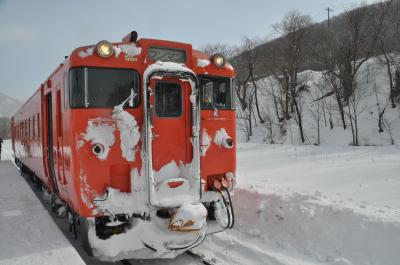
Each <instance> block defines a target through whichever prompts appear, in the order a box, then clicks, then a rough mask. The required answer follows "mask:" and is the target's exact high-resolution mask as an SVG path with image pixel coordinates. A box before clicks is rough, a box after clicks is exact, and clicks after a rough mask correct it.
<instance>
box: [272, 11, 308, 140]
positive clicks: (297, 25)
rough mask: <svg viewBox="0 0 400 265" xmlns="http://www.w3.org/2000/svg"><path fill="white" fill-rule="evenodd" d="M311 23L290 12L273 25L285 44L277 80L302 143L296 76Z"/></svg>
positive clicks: (299, 86) (305, 18)
mask: <svg viewBox="0 0 400 265" xmlns="http://www.w3.org/2000/svg"><path fill="white" fill-rule="evenodd" d="M311 22H312V20H311V17H310V16H308V15H302V14H300V13H299V12H298V11H292V12H290V13H288V14H287V15H286V16H285V17H284V18H283V19H282V21H281V22H280V23H278V24H275V25H274V28H275V30H276V31H277V32H278V33H280V34H282V35H283V36H285V38H286V43H287V46H286V47H285V50H286V51H285V53H284V54H285V56H284V60H283V64H282V65H281V66H280V67H277V68H278V69H277V70H278V72H279V76H281V77H282V79H278V80H281V82H283V83H282V84H283V86H282V87H283V88H284V93H285V95H286V97H287V100H286V102H288V101H289V98H290V107H291V113H293V112H294V113H295V120H296V123H297V124H298V127H299V131H300V137H301V141H302V142H303V143H304V142H305V137H304V131H303V122H302V114H301V106H300V102H301V101H300V100H299V93H298V92H299V91H300V88H301V87H302V86H301V85H299V82H298V79H297V76H298V73H299V69H300V65H301V63H302V61H303V60H304V54H305V52H304V44H305V40H306V37H307V30H308V29H309V26H310V25H311ZM286 108H288V105H286ZM286 110H287V109H286ZM286 114H287V111H286Z"/></svg>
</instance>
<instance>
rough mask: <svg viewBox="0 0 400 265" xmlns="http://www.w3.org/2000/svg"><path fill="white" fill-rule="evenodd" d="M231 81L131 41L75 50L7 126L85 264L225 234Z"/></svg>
mask: <svg viewBox="0 0 400 265" xmlns="http://www.w3.org/2000/svg"><path fill="white" fill-rule="evenodd" d="M234 77H235V72H234V69H233V68H232V66H231V65H230V64H229V63H228V62H226V61H225V58H224V57H223V56H222V55H220V54H215V55H213V56H210V55H208V54H205V53H202V52H200V51H196V50H194V49H192V46H191V45H190V44H185V43H179V42H172V41H164V40H154V39H140V40H137V33H136V32H131V33H130V34H128V35H127V36H126V37H125V38H123V40H122V42H119V43H110V42H108V41H100V42H99V43H97V44H96V45H90V46H85V47H80V48H77V49H75V50H74V51H73V52H72V53H71V54H70V56H68V57H67V58H66V59H65V60H64V61H63V62H62V63H61V64H60V66H59V67H58V68H57V69H56V70H55V71H54V72H53V73H52V74H51V75H50V76H49V77H48V78H47V79H46V81H45V82H44V83H43V84H41V85H40V87H39V89H38V90H37V91H36V93H35V94H34V95H33V96H32V97H31V98H30V99H29V100H28V101H27V102H26V103H25V104H24V105H23V106H22V107H21V109H20V110H19V111H18V112H17V113H16V114H15V115H14V116H13V117H12V145H13V150H14V153H15V160H16V163H17V165H18V166H19V167H20V168H21V170H23V171H25V172H29V173H30V174H32V176H33V178H34V179H35V181H36V182H38V183H40V184H41V185H42V186H43V188H44V189H45V190H46V191H47V192H49V193H50V194H51V195H52V207H53V210H54V211H57V208H59V207H65V209H67V217H68V221H69V222H70V228H71V229H70V230H71V231H72V232H73V233H74V236H75V238H78V237H80V238H81V239H82V241H83V244H84V247H85V249H86V250H87V251H88V253H89V254H91V255H93V256H95V257H97V258H98V259H101V260H109V261H116V260H121V259H127V258H172V257H174V256H176V255H178V254H179V253H182V252H184V251H186V250H189V249H191V248H193V247H195V246H197V245H199V244H200V243H201V242H202V241H203V240H204V238H205V237H206V236H207V235H208V234H211V233H216V232H219V231H224V230H226V229H230V228H232V227H233V224H234V213H233V205H232V200H231V196H230V193H231V191H232V190H233V188H234V186H235V171H236V145H235V142H236V129H235V124H236V122H235V110H234V99H233V80H234Z"/></svg>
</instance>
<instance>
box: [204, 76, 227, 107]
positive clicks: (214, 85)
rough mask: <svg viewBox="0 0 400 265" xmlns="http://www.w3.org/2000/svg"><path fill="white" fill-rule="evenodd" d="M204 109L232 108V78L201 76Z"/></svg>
mask: <svg viewBox="0 0 400 265" xmlns="http://www.w3.org/2000/svg"><path fill="white" fill-rule="evenodd" d="M199 80H200V95H201V108H202V109H232V108H233V100H232V79H231V78H224V77H211V76H200V77H199Z"/></svg>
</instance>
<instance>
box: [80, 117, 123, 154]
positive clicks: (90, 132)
mask: <svg viewBox="0 0 400 265" xmlns="http://www.w3.org/2000/svg"><path fill="white" fill-rule="evenodd" d="M114 130H115V128H114V126H112V125H108V124H102V123H101V120H100V119H96V120H89V121H88V127H87V129H86V134H84V135H83V139H85V140H86V141H88V142H89V141H90V142H91V144H92V145H96V144H100V145H102V146H103V147H104V150H103V151H102V152H101V153H98V154H97V155H96V156H97V158H98V159H100V160H105V159H107V156H108V153H109V152H110V148H111V146H112V145H113V144H114V142H115V137H114Z"/></svg>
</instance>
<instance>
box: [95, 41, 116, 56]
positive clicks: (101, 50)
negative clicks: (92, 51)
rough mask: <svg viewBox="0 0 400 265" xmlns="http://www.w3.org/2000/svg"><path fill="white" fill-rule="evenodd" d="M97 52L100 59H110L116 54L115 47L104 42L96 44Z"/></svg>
mask: <svg viewBox="0 0 400 265" xmlns="http://www.w3.org/2000/svg"><path fill="white" fill-rule="evenodd" d="M96 52H97V54H98V55H99V56H100V57H103V58H109V57H111V56H112V55H113V54H114V47H113V46H112V44H111V43H110V42H108V41H106V40H102V41H99V43H97V44H96Z"/></svg>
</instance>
